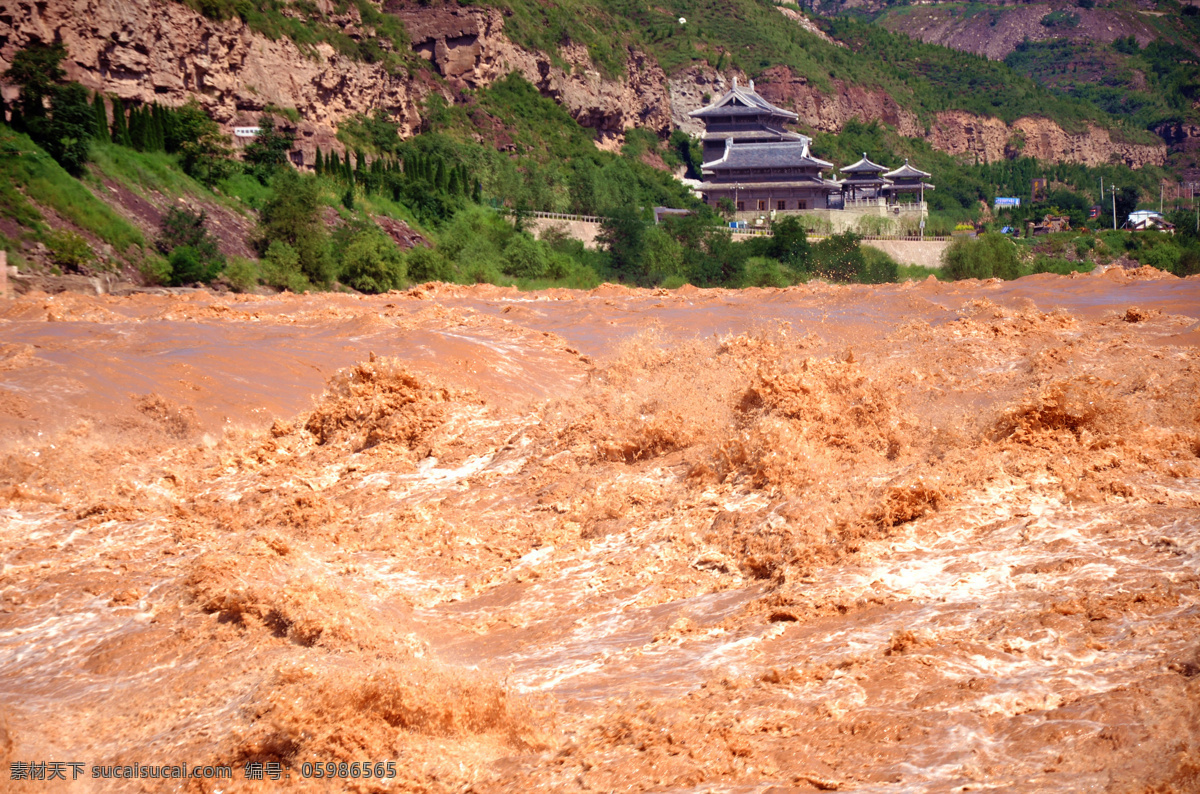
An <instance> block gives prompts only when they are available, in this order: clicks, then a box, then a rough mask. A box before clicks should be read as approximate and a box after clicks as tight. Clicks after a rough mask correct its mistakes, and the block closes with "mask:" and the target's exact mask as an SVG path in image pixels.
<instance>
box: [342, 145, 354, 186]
mask: <svg viewBox="0 0 1200 794" xmlns="http://www.w3.org/2000/svg"><path fill="white" fill-rule="evenodd" d="M342 178H343V179H345V180H346V181H347V182H349V183H350V184H351V185H353V184H354V169H353V168H351V167H350V152H346V158H345V159H344V160H342Z"/></svg>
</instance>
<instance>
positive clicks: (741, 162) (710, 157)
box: [690, 78, 933, 231]
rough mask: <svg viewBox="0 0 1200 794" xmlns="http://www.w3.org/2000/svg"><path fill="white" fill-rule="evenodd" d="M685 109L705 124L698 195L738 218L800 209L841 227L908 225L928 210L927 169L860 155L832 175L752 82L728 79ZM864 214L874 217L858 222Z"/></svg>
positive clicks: (791, 116)
mask: <svg viewBox="0 0 1200 794" xmlns="http://www.w3.org/2000/svg"><path fill="white" fill-rule="evenodd" d="M690 115H691V116H692V117H693V118H696V119H700V120H702V121H703V122H704V125H705V132H704V138H703V152H704V163H703V165H702V166H701V170H702V173H703V177H704V179H703V181H702V182H701V184H700V191H701V195H702V196H703V199H704V201H705V202H706V203H707V204H709V205H710V206H713V207H717V206H721V205H722V204H723V201H724V200H725V199H728V201H729V204H730V205H732V207H733V209H734V217H735V218H736V219H737V220H739V221H753V222H755V223H756V224H762V223H764V222H766V221H767V220H768V219H770V218H774V217H776V216H777V215H779V214H780V213H783V214H795V213H805V214H806V215H816V216H818V217H820V218H823V219H826V220H828V222H829V226H830V228H831V229H832V230H834V231H841V230H843V229H853V228H865V227H868V226H869V227H872V228H880V227H881V226H884V225H888V224H891V225H892V226H901V227H907V228H911V227H913V226H914V224H916V222H917V221H918V220H920V219H921V218H923V217H925V216H926V215H927V214H928V209H927V205H926V204H925V191H926V190H932V189H933V185H931V184H929V183H928V182H926V181H925V180H927V179H928V178H929V177H930V174H929V173H927V172H925V171H922V170H920V169H918V168H915V167H913V166H911V165H909V163H908V161H907V160H905V161H904V165H903V166H901V167H900V168H897V169H895V170H892V171H889V170H888V169H887V167H886V166H883V165H879V164H878V163H873V162H871V160H870V159H869V158H868V157H867V155H866V153H863V157H862V159H861V160H859V161H858V162H857V163H854V164H852V165H848V166H846V167H845V168H842V169H841V172H842V175H843V178H842V179H833V178H831V177H830V176H828V175H827V174H831V173H832V172H833V170H834V168H835V166H834V165H833V163H830V162H827V161H825V160H822V159H820V158H819V157H815V156H814V155H813V154H812V152H811V151H810V150H809V146H810V145H811V144H812V139H811V138H809V137H808V136H806V135H801V134H800V133H797V132H790V131H788V130H787V129H786V127H785V125H786V124H788V123H790V122H794V121H796V119H797V118H798V117H797V116H796V114H795V113H792V112H790V111H787V110H784V109H783V108H780V107H776V106H775V105H772V104H771V103H770V102H768V101H767V100H765V99H763V98H762V97H761V96H760V95H759V94H758V93H756V92H755V90H754V81H750V86H749V88H742V87H740V86H738V83H737V78H734V81H733V87H732V88H731V89H730V90H729V91H728V92H726V93H725V94H724V95H723V96H722V97H720V98H719V99H717V100H716V101H715V102H713V103H712V104H710V105H708V106H706V107H703V108H700V109H699V110H695V111H692V113H691V114H690ZM726 206H728V205H726ZM868 217H871V218H879V219H881V220H877V221H864V220H863V219H864V218H868Z"/></svg>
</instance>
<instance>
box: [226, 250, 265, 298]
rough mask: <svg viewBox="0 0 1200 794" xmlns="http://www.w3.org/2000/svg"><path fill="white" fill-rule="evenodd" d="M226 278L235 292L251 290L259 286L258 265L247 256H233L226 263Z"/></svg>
mask: <svg viewBox="0 0 1200 794" xmlns="http://www.w3.org/2000/svg"><path fill="white" fill-rule="evenodd" d="M225 278H226V280H227V281H229V286H230V288H232V289H233V291H234V292H250V291H251V290H253V289H254V288H255V287H256V286H258V265H256V264H255V263H254V262H253V261H252V260H249V259H246V258H245V257H241V256H235V257H232V258H230V260H229V262H228V264H226V265H225Z"/></svg>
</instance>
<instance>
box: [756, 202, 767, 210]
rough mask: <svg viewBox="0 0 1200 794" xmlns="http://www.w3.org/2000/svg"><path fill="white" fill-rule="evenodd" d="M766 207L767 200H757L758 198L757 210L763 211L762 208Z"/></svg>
mask: <svg viewBox="0 0 1200 794" xmlns="http://www.w3.org/2000/svg"><path fill="white" fill-rule="evenodd" d="M766 208H767V202H766V200H765V199H759V200H758V211H759V212H762V211H763V210H765V209H766Z"/></svg>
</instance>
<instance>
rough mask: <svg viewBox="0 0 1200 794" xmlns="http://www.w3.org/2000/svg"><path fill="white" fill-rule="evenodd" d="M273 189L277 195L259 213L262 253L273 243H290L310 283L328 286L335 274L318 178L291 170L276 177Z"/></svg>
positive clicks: (260, 247)
mask: <svg viewBox="0 0 1200 794" xmlns="http://www.w3.org/2000/svg"><path fill="white" fill-rule="evenodd" d="M274 188H275V190H274V194H275V195H274V196H273V197H272V198H271V199H270V200H269V201H268V202H267V203H266V204H264V205H263V208H262V212H261V213H259V229H260V233H261V237H260V240H259V249H260V251H263V252H265V251H266V250H267V248H268V247H269V246H270V244H271V243H272V242H274V241H280V242H284V243H287V245H288V246H290V247H291V248H292V249H294V250H295V251H296V254H297V256H298V257H299V263H300V269H301V270H302V271H303V272H304V275H305V276H307V277H308V279H309V280H310V281H312V282H313V283H315V284H329V283H330V282H331V281H333V278H334V275H335V273H334V266H333V260H332V258H331V257H330V255H329V236H328V234H327V233H326V231H325V223H324V222H323V221H322V220H321V196H320V188H319V186H318V184H317V179H316V177H315V176H308V177H302V176H300V175H299V174H297V173H296V172H295V171H292V170H291V169H288V170H285V171H281V172H280V173H279V175H278V176H277V177H276V179H275V184H274Z"/></svg>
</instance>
